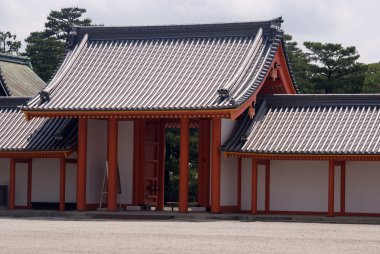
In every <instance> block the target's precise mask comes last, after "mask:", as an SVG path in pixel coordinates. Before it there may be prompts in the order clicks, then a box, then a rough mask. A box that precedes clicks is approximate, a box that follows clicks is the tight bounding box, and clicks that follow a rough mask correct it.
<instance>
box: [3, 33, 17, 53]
mask: <svg viewBox="0 0 380 254" xmlns="http://www.w3.org/2000/svg"><path fill="white" fill-rule="evenodd" d="M20 48H21V41H17V40H16V35H15V34H12V33H11V32H9V31H8V32H1V31H0V52H1V53H6V54H17V55H18V51H19V49H20Z"/></svg>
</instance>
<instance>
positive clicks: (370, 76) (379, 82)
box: [363, 62, 380, 93]
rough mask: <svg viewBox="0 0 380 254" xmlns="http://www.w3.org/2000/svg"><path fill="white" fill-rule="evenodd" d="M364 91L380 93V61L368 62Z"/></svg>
mask: <svg viewBox="0 0 380 254" xmlns="http://www.w3.org/2000/svg"><path fill="white" fill-rule="evenodd" d="M363 93H380V62H379V63H372V64H368V69H367V71H366V72H365V78H364V86H363Z"/></svg>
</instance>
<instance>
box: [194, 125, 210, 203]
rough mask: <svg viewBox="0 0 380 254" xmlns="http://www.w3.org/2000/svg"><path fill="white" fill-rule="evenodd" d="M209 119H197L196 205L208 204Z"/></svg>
mask: <svg viewBox="0 0 380 254" xmlns="http://www.w3.org/2000/svg"><path fill="white" fill-rule="evenodd" d="M210 142H211V140H210V120H209V119H205V120H199V132H198V199H197V201H198V205H201V206H204V207H208V206H210Z"/></svg>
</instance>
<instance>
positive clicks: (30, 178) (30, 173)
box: [26, 159, 33, 208]
mask: <svg viewBox="0 0 380 254" xmlns="http://www.w3.org/2000/svg"><path fill="white" fill-rule="evenodd" d="M32 165H33V164H32V159H29V160H28V195H27V201H26V205H27V207H28V208H32Z"/></svg>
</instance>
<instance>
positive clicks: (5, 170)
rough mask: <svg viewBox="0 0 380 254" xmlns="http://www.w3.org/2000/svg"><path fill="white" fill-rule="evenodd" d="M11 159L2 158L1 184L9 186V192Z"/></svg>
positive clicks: (0, 169) (0, 165)
mask: <svg viewBox="0 0 380 254" xmlns="http://www.w3.org/2000/svg"><path fill="white" fill-rule="evenodd" d="M9 171H10V159H5V158H0V185H7V186H8V193H9Z"/></svg>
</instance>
